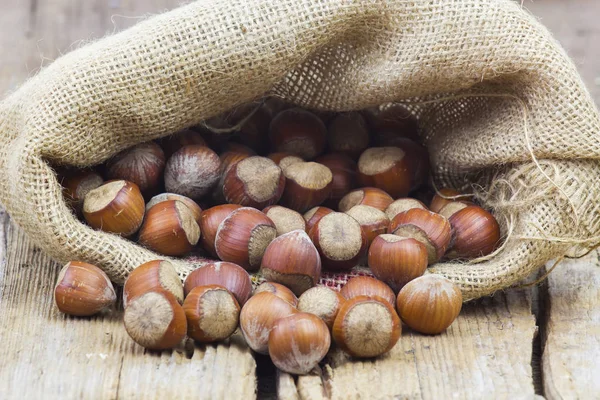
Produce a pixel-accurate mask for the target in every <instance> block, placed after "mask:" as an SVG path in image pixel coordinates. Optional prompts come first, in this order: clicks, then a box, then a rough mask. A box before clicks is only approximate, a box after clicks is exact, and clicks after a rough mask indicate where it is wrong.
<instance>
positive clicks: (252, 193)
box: [223, 156, 285, 208]
mask: <svg viewBox="0 0 600 400" xmlns="http://www.w3.org/2000/svg"><path fill="white" fill-rule="evenodd" d="M284 187H285V176H284V175H283V172H282V171H281V168H279V167H278V166H277V164H275V163H274V162H273V161H271V160H269V159H268V158H265V157H258V156H255V157H249V158H246V159H244V160H241V161H239V162H237V163H235V164H234V165H233V166H232V167H231V168H230V169H229V171H228V172H227V175H226V176H225V180H224V183H223V195H224V196H225V200H226V201H227V202H228V203H232V204H240V205H242V206H246V207H254V208H264V207H267V206H270V205H272V204H275V203H277V202H278V201H279V199H280V198H281V195H282V194H283V189H284Z"/></svg>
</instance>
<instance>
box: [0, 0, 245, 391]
mask: <svg viewBox="0 0 600 400" xmlns="http://www.w3.org/2000/svg"><path fill="white" fill-rule="evenodd" d="M5 3H6V2H5ZM179 3H180V2H179V0H156V1H138V0H93V1H84V2H82V1H79V0H45V1H31V2H8V3H7V4H3V6H5V7H4V8H3V12H2V13H0V54H2V57H3V59H2V63H0V94H2V95H3V94H4V93H5V92H6V91H11V90H14V89H15V88H17V87H18V85H19V84H21V83H22V82H23V81H24V80H25V78H26V77H27V76H30V75H31V74H33V73H35V71H36V70H37V69H38V68H39V67H40V66H41V65H46V64H48V63H49V62H51V60H53V59H55V58H56V57H58V56H59V55H60V54H61V53H63V52H66V51H68V50H69V49H71V48H74V47H77V46H78V45H79V42H80V41H87V40H91V39H93V38H98V37H102V36H104V35H105V34H107V33H110V32H112V31H113V30H120V29H123V28H125V27H127V26H130V25H133V24H134V23H135V22H137V21H138V20H139V18H138V17H140V16H144V15H147V14H149V13H156V12H160V11H163V10H165V9H167V8H173V7H175V6H177V5H178V4H179ZM113 21H114V23H113ZM0 222H2V225H0V226H1V228H2V229H0V260H2V263H1V264H0V321H2V323H1V324H0V338H1V339H2V346H0V398H2V399H12V398H19V399H22V398H25V399H30V398H31V399H34V398H35V399H37V398H78V399H79V398H81V399H85V398H90V399H97V398H103V399H104V398H106V399H112V398H144V399H145V398H150V399H151V398H156V399H159V398H160V399H164V398H204V399H218V398H227V399H229V398H244V399H245V398H254V397H255V392H256V373H255V371H256V363H255V361H254V358H253V357H252V354H251V352H250V351H249V349H248V348H247V346H245V344H244V342H243V340H242V338H241V337H240V336H239V335H236V336H235V337H233V338H232V339H231V340H230V341H228V342H226V343H223V344H220V345H218V346H196V347H195V349H194V351H193V355H191V354H190V353H188V354H186V352H177V351H175V352H162V353H158V352H147V351H144V349H142V348H141V347H140V346H138V345H136V344H135V343H133V341H132V340H131V339H130V338H129V337H128V336H127V333H126V332H125V329H124V328H123V326H122V323H121V318H122V311H120V310H117V309H114V310H113V311H112V312H111V313H109V314H106V315H103V316H100V317H96V318H71V317H66V316H64V315H62V314H60V313H59V312H58V311H57V310H56V308H55V307H54V304H53V300H52V289H53V287H54V283H55V281H56V277H57V274H58V270H59V266H58V265H56V264H55V263H53V262H52V261H51V260H50V259H49V258H48V257H47V256H46V255H44V254H43V253H42V252H40V251H39V250H38V249H36V248H35V247H34V246H33V245H32V244H31V242H30V241H29V240H28V239H27V238H26V237H25V235H24V234H23V232H22V231H21V230H19V229H18V228H17V227H16V226H14V225H13V224H11V223H10V222H9V219H8V217H7V215H6V214H5V213H3V212H2V213H1V214H0ZM5 231H6V235H5ZM190 355H191V358H188V357H190Z"/></svg>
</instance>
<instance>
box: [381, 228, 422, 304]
mask: <svg viewBox="0 0 600 400" xmlns="http://www.w3.org/2000/svg"><path fill="white" fill-rule="evenodd" d="M427 262H428V260H427V249H426V248H425V245H424V244H423V243H421V242H419V241H417V240H415V239H411V238H404V237H401V236H396V235H380V236H377V237H376V238H375V240H374V241H373V243H372V244H371V247H369V268H371V271H372V272H373V275H375V277H377V279H379V280H381V281H383V282H385V283H386V284H388V285H389V286H390V287H391V288H392V289H393V290H394V292H396V293H398V291H399V290H400V289H402V287H403V286H404V285H406V284H407V283H408V282H410V281H411V280H413V279H415V278H418V277H419V276H421V275H423V274H424V273H425V270H426V269H427Z"/></svg>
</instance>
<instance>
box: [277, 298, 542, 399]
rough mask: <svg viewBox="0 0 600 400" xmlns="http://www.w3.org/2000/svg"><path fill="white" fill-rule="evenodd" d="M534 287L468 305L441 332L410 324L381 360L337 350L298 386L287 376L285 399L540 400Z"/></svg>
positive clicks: (281, 387) (283, 385) (283, 378)
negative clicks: (412, 327) (535, 358)
mask: <svg viewBox="0 0 600 400" xmlns="http://www.w3.org/2000/svg"><path fill="white" fill-rule="evenodd" d="M529 293H530V292H529V291H528V290H510V291H508V292H506V293H505V294H502V293H498V294H497V295H496V296H494V297H493V298H485V299H482V300H479V301H476V302H473V303H469V304H467V305H465V307H464V309H463V311H462V312H461V315H460V316H459V318H458V319H457V320H456V321H455V323H454V324H453V325H452V326H451V327H450V328H449V329H448V331H447V332H445V333H443V334H441V335H438V336H424V335H420V334H418V333H415V332H412V331H410V330H409V329H408V328H406V327H404V331H403V333H402V337H401V338H400V341H399V342H398V344H397V345H396V346H395V347H394V349H393V350H392V351H391V352H390V353H388V354H386V355H384V356H382V357H381V358H379V359H376V360H365V361H360V360H354V361H352V360H351V359H350V358H349V357H348V356H346V355H345V354H344V353H342V352H341V351H338V350H334V351H332V352H331V353H330V354H329V355H328V359H327V363H326V364H325V366H324V367H323V368H322V373H321V374H314V375H312V376H306V377H299V378H298V379H297V381H296V382H295V384H293V381H291V380H290V377H289V376H287V375H286V374H282V375H281V376H280V378H279V385H278V389H279V394H280V397H281V398H282V399H318V398H323V399H359V398H369V399H391V398H402V399H404V398H409V399H413V398H414V399H446V398H460V399H481V398H534V397H535V392H534V387H533V378H532V369H531V357H532V341H533V338H534V335H535V334H536V332H537V329H536V324H535V318H534V317H533V315H532V314H531V311H530V305H531V298H530V294H529ZM294 386H295V388H294ZM294 389H295V390H294Z"/></svg>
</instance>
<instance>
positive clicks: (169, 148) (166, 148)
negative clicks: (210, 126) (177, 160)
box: [160, 129, 206, 159]
mask: <svg viewBox="0 0 600 400" xmlns="http://www.w3.org/2000/svg"><path fill="white" fill-rule="evenodd" d="M160 144H161V147H162V149H163V152H164V154H165V158H167V159H168V158H169V157H171V156H172V155H173V154H175V153H176V152H177V151H179V149H181V148H182V147H184V146H189V145H198V146H206V141H205V140H204V138H203V137H202V135H201V134H200V133H199V132H196V131H192V130H189V129H186V130H183V131H180V132H177V133H175V134H173V135H171V136H167V137H164V138H162V139H161V141H160Z"/></svg>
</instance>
